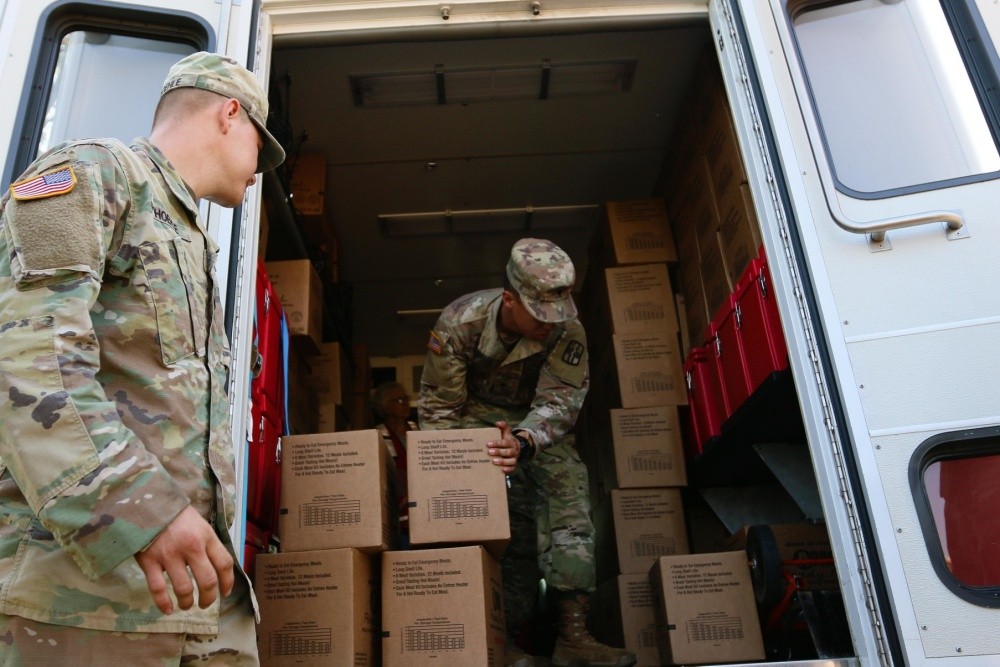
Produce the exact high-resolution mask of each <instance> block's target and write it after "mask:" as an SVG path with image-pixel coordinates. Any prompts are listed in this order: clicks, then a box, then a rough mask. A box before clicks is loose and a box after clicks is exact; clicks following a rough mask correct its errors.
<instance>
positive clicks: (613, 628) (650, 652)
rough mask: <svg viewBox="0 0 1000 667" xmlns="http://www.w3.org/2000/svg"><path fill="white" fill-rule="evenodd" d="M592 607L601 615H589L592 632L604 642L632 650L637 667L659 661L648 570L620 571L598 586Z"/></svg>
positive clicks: (652, 664)
mask: <svg viewBox="0 0 1000 667" xmlns="http://www.w3.org/2000/svg"><path fill="white" fill-rule="evenodd" d="M595 597H596V604H595V603H594V602H592V603H591V606H590V607H591V611H594V610H595V608H596V609H599V610H600V611H601V612H603V616H602V617H601V618H597V617H595V616H592V617H591V621H590V623H589V625H590V627H591V628H593V633H594V636H595V637H596V638H597V639H599V640H600V641H602V642H603V643H605V644H607V645H608V646H621V647H624V648H626V649H628V650H629V651H632V653H634V654H635V657H636V659H637V662H636V665H637V666H638V667H656V666H658V665H659V664H660V649H659V646H658V645H657V643H656V612H655V609H654V605H653V587H652V586H651V585H650V583H649V574H648V573H642V574H620V575H618V576H617V577H614V578H613V579H609V580H608V581H606V582H605V583H603V584H601V586H600V587H598V589H597V592H596V594H595Z"/></svg>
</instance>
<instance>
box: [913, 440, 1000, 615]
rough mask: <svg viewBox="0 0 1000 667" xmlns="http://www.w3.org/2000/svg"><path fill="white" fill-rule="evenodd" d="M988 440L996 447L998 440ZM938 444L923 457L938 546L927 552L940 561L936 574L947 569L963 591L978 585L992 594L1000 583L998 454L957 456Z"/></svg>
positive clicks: (923, 478)
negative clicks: (937, 453) (936, 454)
mask: <svg viewBox="0 0 1000 667" xmlns="http://www.w3.org/2000/svg"><path fill="white" fill-rule="evenodd" d="M992 440H993V447H992V448H993V449H994V451H995V449H996V445H997V444H998V442H997V439H996V438H995V437H994V438H993V439H992ZM939 449H944V450H945V451H943V452H942V455H941V456H940V457H938V458H931V459H928V461H929V462H928V463H927V464H926V465H925V466H924V467H923V472H922V474H921V483H922V487H923V491H924V494H925V497H926V499H927V501H928V504H929V508H924V509H925V514H927V513H929V514H930V517H931V518H932V521H933V526H934V530H933V533H932V535H936V538H937V540H936V541H937V546H939V547H940V551H937V550H936V549H933V548H932V549H931V557H932V559H936V560H938V561H939V562H937V563H936V567H937V570H938V573H939V575H941V574H943V573H945V572H946V573H947V574H946V576H950V577H951V578H953V579H954V582H956V583H957V584H958V586H959V587H960V588H961V589H962V590H965V591H970V590H971V591H975V590H976V589H979V590H980V591H981V592H982V593H983V597H984V598H986V599H991V598H995V596H994V595H993V591H994V590H995V589H996V588H1000V512H998V511H997V508H998V507H1000V484H998V483H997V480H998V479H1000V454H996V453H989V452H983V453H977V454H968V453H966V454H964V455H960V454H956V453H954V452H953V451H951V444H945V445H942V446H939ZM932 456H933V454H932ZM925 519H926V517H925ZM926 533H927V530H926V529H925V534H926ZM929 542H930V540H929ZM935 552H936V553H935ZM942 565H943V570H942V567H941V566H942ZM946 583H948V582H946ZM952 588H953V589H954V588H955V587H954V586H952ZM983 589H987V590H983Z"/></svg>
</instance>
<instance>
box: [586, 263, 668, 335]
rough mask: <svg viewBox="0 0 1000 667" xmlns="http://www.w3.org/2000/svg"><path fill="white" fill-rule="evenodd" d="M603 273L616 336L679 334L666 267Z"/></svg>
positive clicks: (649, 266) (663, 265)
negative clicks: (651, 332) (653, 333)
mask: <svg viewBox="0 0 1000 667" xmlns="http://www.w3.org/2000/svg"><path fill="white" fill-rule="evenodd" d="M604 274H605V284H606V286H607V295H608V301H607V303H608V312H609V313H610V315H611V317H610V321H611V330H612V332H613V333H641V332H645V331H666V332H670V331H674V332H676V331H677V311H676V308H675V306H674V291H673V288H672V287H671V285H670V276H669V275H668V274H667V265H666V264H664V263H662V262H661V263H658V264H640V265H632V266H622V267H617V268H611V269H605V270H604Z"/></svg>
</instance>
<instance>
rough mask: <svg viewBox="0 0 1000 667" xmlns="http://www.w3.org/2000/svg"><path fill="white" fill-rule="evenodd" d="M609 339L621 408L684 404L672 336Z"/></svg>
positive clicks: (675, 340) (677, 349)
mask: <svg viewBox="0 0 1000 667" xmlns="http://www.w3.org/2000/svg"><path fill="white" fill-rule="evenodd" d="M612 339H613V342H614V348H615V368H616V371H617V374H618V387H619V391H620V394H621V407H623V408H645V407H650V406H654V405H685V404H687V389H686V388H685V385H684V374H683V371H682V369H681V350H680V340H679V339H678V337H677V334H676V333H674V332H668V333H638V334H615V335H614V336H612Z"/></svg>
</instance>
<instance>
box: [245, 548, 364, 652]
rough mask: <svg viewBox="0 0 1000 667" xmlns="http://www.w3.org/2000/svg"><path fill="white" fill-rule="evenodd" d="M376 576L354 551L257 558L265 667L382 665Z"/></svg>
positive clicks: (261, 649) (259, 637)
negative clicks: (379, 656) (292, 666)
mask: <svg viewBox="0 0 1000 667" xmlns="http://www.w3.org/2000/svg"><path fill="white" fill-rule="evenodd" d="M377 574H378V572H377V570H375V569H374V568H373V567H372V562H371V557H370V556H366V555H365V554H363V553H361V552H360V551H357V550H355V549H332V550H328V551H304V552H299V553H281V554H262V555H260V556H258V557H257V576H256V582H257V584H256V587H255V588H256V592H257V600H258V602H259V603H260V625H259V626H258V627H257V647H258V652H259V654H260V664H261V665H262V667H281V666H284V665H324V666H326V665H375V664H378V652H377V649H378V648H379V645H378V643H377V642H376V638H377V637H378V634H379V627H378V619H379V610H378V608H377V606H376V604H375V602H376V600H378V577H377ZM331 610H336V613H331Z"/></svg>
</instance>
